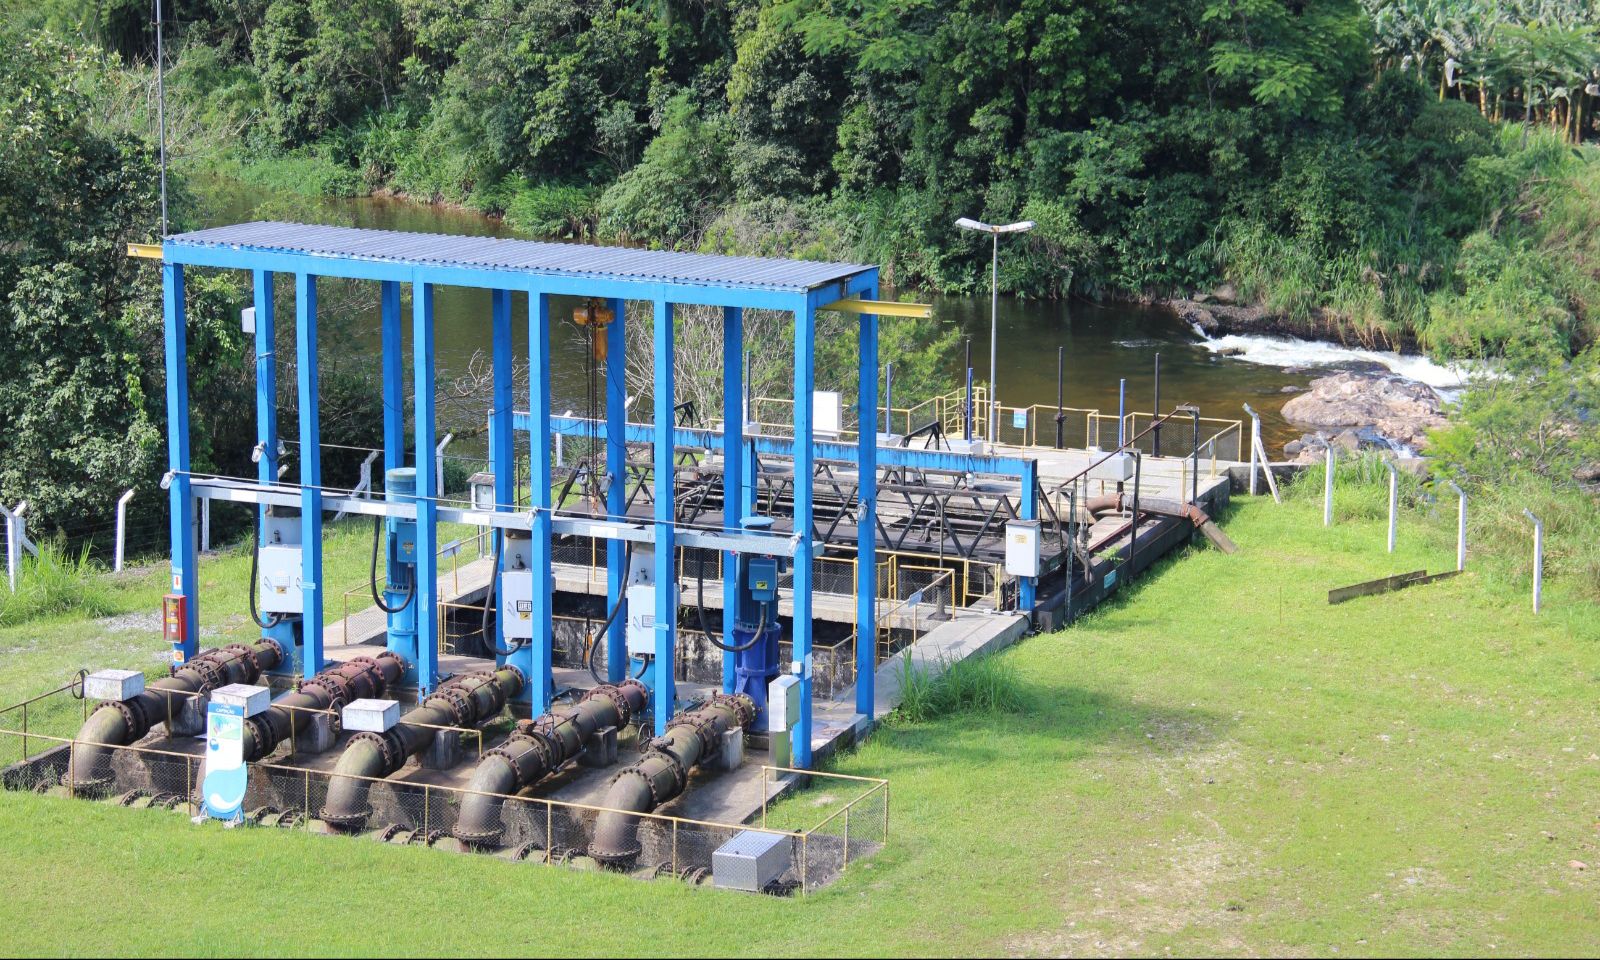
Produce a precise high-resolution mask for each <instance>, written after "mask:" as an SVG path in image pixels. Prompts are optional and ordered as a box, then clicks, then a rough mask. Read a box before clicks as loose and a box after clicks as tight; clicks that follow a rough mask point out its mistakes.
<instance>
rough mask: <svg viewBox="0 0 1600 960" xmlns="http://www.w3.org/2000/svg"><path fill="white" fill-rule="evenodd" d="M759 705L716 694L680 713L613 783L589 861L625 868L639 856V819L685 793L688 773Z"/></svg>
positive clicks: (752, 715)
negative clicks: (592, 859)
mask: <svg viewBox="0 0 1600 960" xmlns="http://www.w3.org/2000/svg"><path fill="white" fill-rule="evenodd" d="M755 715H756V705H755V703H754V702H753V701H752V700H751V699H750V698H749V697H747V696H745V695H744V694H742V693H741V694H733V695H731V696H729V695H725V694H720V693H714V694H712V695H711V699H709V700H707V701H706V702H705V703H702V704H701V705H700V706H698V707H695V708H694V709H693V710H687V711H685V712H683V713H681V714H679V715H678V716H677V717H676V718H675V719H673V720H672V722H671V723H669V724H667V731H666V733H665V734H664V735H663V736H660V737H657V738H655V739H654V740H651V741H650V742H649V743H648V744H647V745H646V746H645V748H644V750H645V754H644V756H643V757H641V758H639V760H637V761H636V762H634V764H633V765H632V766H629V767H624V768H623V769H622V770H620V771H618V772H617V775H616V776H615V777H613V778H612V780H611V789H610V790H609V791H608V792H607V793H606V796H605V799H604V800H602V801H601V802H600V806H602V807H604V808H605V811H606V812H604V813H602V814H600V816H599V818H598V819H597V820H596V821H595V828H594V840H593V841H591V842H590V844H589V856H591V857H593V858H594V859H596V860H598V861H599V862H601V863H603V864H605V865H607V866H610V867H617V868H623V869H626V868H627V867H629V866H631V865H632V864H633V862H634V860H635V859H636V858H637V857H638V856H639V851H640V846H639V819H640V818H639V817H637V816H631V815H630V813H650V812H651V811H653V810H655V809H656V808H657V807H659V806H661V805H662V804H664V803H666V802H667V801H669V800H672V799H673V798H675V797H677V796H678V795H679V794H681V793H683V790H684V787H685V786H687V785H688V782H689V772H690V771H691V770H693V769H694V768H695V767H696V766H698V765H699V764H700V763H701V762H703V761H704V760H706V759H707V758H708V757H710V756H712V755H713V754H714V753H715V752H716V750H717V748H718V746H719V744H720V741H721V739H722V735H723V734H724V733H726V732H727V731H729V730H734V729H741V728H747V727H749V725H750V723H751V722H752V721H753V720H754V719H755Z"/></svg>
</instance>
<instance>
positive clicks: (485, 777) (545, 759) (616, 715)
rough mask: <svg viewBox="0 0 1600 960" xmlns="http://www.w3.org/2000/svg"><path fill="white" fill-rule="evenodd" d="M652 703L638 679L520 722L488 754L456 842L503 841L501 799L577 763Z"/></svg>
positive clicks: (463, 803) (464, 802)
mask: <svg viewBox="0 0 1600 960" xmlns="http://www.w3.org/2000/svg"><path fill="white" fill-rule="evenodd" d="M649 699H650V690H649V688H648V687H646V686H645V685H644V684H642V683H640V682H639V681H637V680H624V681H623V682H622V683H620V684H617V685H616V686H612V685H611V684H602V685H600V686H598V687H595V688H594V689H593V690H590V691H589V692H588V693H587V694H585V695H584V697H583V699H582V700H580V701H579V702H578V703H577V704H575V705H573V706H569V707H558V708H556V709H554V710H551V711H550V712H549V713H546V714H544V715H542V716H540V717H537V718H535V719H533V720H524V721H522V722H521V723H519V724H517V731H516V733H513V734H512V735H511V736H510V737H509V738H508V739H507V740H506V742H505V743H502V744H501V745H499V746H498V747H495V748H494V749H493V750H490V751H489V752H488V753H486V754H484V757H483V760H482V762H480V763H479V764H478V768H477V769H476V770H474V771H473V774H472V781H471V782H470V783H468V784H467V790H468V791H469V792H468V793H467V795H466V797H465V798H463V799H462V801H461V815H460V816H459V817H458V818H456V827H455V831H454V832H455V836H456V839H458V840H461V841H463V842H465V843H469V844H472V845H474V846H485V845H488V844H491V843H493V842H495V841H496V840H498V839H499V838H500V834H501V833H502V832H503V831H504V826H503V825H502V823H501V822H500V810H501V805H502V804H503V803H504V802H505V801H504V800H503V799H502V797H503V796H504V795H506V794H513V793H516V792H517V791H519V790H524V789H526V788H528V787H531V786H533V785H534V784H536V783H538V782H539V781H540V780H542V779H544V778H545V777H547V776H549V775H550V774H552V773H554V772H555V771H557V770H559V769H561V768H562V767H563V766H565V765H566V764H567V763H569V762H570V761H572V760H573V759H575V758H576V757H577V756H578V754H580V753H582V752H583V750H584V748H585V747H587V746H588V744H589V741H590V740H592V739H593V738H594V736H595V734H596V733H598V732H599V731H601V730H604V729H605V728H607V727H617V728H619V729H620V728H621V727H625V726H627V725H628V721H629V720H631V719H632V718H633V717H634V716H635V715H637V714H638V712H639V711H640V710H642V709H644V705H645V703H647V702H648V701H649Z"/></svg>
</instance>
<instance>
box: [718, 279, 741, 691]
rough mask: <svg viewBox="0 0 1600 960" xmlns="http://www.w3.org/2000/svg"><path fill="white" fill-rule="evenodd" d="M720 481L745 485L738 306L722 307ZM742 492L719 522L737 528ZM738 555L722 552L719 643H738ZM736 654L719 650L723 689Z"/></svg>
mask: <svg viewBox="0 0 1600 960" xmlns="http://www.w3.org/2000/svg"><path fill="white" fill-rule="evenodd" d="M722 424H723V432H722V462H723V474H722V484H723V489H725V490H737V491H742V490H743V489H744V450H742V449H741V447H742V444H741V442H740V440H741V438H743V436H744V311H743V310H740V309H739V308H737V307H724V308H723V310H722ZM743 508H744V503H743V497H742V496H724V497H723V498H722V525H723V526H724V527H727V528H728V529H729V530H738V529H739V526H740V523H741V522H742V521H743V519H744V517H743V513H744V509H743ZM738 559H739V558H738V555H737V554H735V553H734V552H732V551H731V550H724V551H723V552H722V643H723V646H725V647H728V648H730V649H731V648H733V647H736V646H738V643H737V642H736V641H735V639H734V636H733V625H734V621H735V619H736V617H737V613H738V610H739V585H738V569H737V568H738ZM738 656H739V655H738V654H736V653H731V652H729V650H724V651H722V692H723V693H732V692H733V689H734V684H735V683H736V682H737V680H738V677H737V675H736V673H735V669H736V664H737V661H738Z"/></svg>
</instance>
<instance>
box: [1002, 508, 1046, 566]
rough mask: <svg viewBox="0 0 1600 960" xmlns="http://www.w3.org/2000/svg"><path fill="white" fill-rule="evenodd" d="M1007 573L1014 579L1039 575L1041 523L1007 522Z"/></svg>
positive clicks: (1029, 521)
mask: <svg viewBox="0 0 1600 960" xmlns="http://www.w3.org/2000/svg"><path fill="white" fill-rule="evenodd" d="M1006 573H1008V574H1010V575H1011V576H1013V577H1037V576H1038V575H1039V521H1037V520H1010V521H1007V523H1006Z"/></svg>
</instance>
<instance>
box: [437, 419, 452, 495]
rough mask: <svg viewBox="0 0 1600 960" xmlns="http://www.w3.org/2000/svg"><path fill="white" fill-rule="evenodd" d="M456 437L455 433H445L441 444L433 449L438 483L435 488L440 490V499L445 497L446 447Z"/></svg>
mask: <svg viewBox="0 0 1600 960" xmlns="http://www.w3.org/2000/svg"><path fill="white" fill-rule="evenodd" d="M455 438H456V435H455V434H453V433H447V434H445V435H444V439H443V440H440V441H439V445H438V446H437V447H435V448H434V449H433V464H434V466H433V469H434V480H435V482H436V483H437V486H436V488H435V489H437V490H438V492H439V499H441V500H443V499H444V448H445V447H448V446H450V441H451V440H454V439H455Z"/></svg>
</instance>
